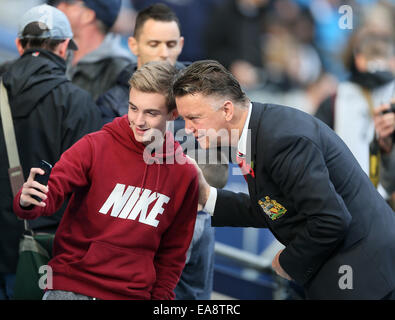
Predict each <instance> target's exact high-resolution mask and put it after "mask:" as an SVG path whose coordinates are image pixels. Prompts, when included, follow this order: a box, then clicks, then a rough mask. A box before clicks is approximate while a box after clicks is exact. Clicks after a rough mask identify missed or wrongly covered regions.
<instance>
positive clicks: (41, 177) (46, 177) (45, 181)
mask: <svg viewBox="0 0 395 320" xmlns="http://www.w3.org/2000/svg"><path fill="white" fill-rule="evenodd" d="M39 167H40V168H41V169H43V170H44V171H45V173H44V174H43V175H41V174H36V176H35V177H34V181H37V182H38V183H41V184H43V185H45V186H46V185H48V180H49V175H50V174H51V170H52V165H50V164H49V163H48V162H46V161H44V160H40V165H39ZM32 198H33V199H35V200H37V201H38V202H41V201H42V199H41V198H40V197H38V196H34V195H33V196H32Z"/></svg>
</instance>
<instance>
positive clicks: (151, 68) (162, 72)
mask: <svg viewBox="0 0 395 320" xmlns="http://www.w3.org/2000/svg"><path fill="white" fill-rule="evenodd" d="M176 73H177V69H176V68H175V67H174V66H173V65H171V64H170V63H168V62H165V61H151V62H148V63H146V64H144V65H143V66H142V67H140V68H138V69H137V70H136V71H135V72H134V73H133V75H132V77H131V78H130V80H129V85H130V88H134V89H136V90H138V91H141V92H146V93H159V94H162V95H164V96H165V97H166V106H167V110H168V111H169V112H170V111H172V110H174V109H175V108H176V103H175V101H174V99H173V95H172V92H171V91H172V90H171V89H172V87H171V83H172V80H173V78H174V76H175V74H176Z"/></svg>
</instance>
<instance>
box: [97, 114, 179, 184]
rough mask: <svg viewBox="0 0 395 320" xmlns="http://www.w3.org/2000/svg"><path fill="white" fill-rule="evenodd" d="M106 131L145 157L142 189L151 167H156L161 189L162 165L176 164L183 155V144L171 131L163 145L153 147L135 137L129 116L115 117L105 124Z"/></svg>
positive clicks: (165, 137)
mask: <svg viewBox="0 0 395 320" xmlns="http://www.w3.org/2000/svg"><path fill="white" fill-rule="evenodd" d="M102 130H104V131H106V132H108V133H109V134H110V135H111V136H112V137H113V138H114V139H115V140H116V141H118V142H119V143H120V144H121V145H123V146H124V147H125V148H126V149H128V150H130V151H132V152H135V153H137V154H139V155H140V156H142V157H143V158H144V162H145V168H144V174H143V180H142V181H141V189H142V186H143V185H144V184H145V180H146V177H147V172H148V170H149V169H150V168H151V167H156V168H157V169H156V170H157V175H156V183H155V191H157V190H158V189H159V185H158V184H159V181H160V170H161V165H163V164H164V165H171V164H174V163H175V162H176V161H177V159H180V158H179V157H180V156H182V153H183V151H182V147H181V145H180V144H179V143H178V142H177V141H175V140H174V136H173V134H172V133H171V132H170V131H166V132H165V135H164V140H163V144H162V146H161V147H159V148H156V149H152V148H150V146H149V145H148V146H146V145H145V144H143V143H141V142H139V141H137V140H136V138H135V137H134V133H133V131H132V129H131V128H130V126H129V120H128V116H127V115H124V116H122V117H118V118H115V119H114V120H113V121H112V122H110V123H107V124H106V125H104V126H103V129H102Z"/></svg>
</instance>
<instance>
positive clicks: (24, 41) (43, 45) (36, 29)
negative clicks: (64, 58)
mask: <svg viewBox="0 0 395 320" xmlns="http://www.w3.org/2000/svg"><path fill="white" fill-rule="evenodd" d="M46 31H49V28H48V26H47V25H46V24H44V23H42V22H31V23H29V24H28V25H26V27H25V28H24V29H23V31H22V37H21V38H20V40H21V45H22V48H23V49H29V48H37V49H46V50H49V51H54V50H55V49H56V48H57V46H58V45H59V44H61V43H62V42H64V41H65V40H64V39H62V40H60V39H51V38H40V36H41V35H42V34H43V33H44V32H46Z"/></svg>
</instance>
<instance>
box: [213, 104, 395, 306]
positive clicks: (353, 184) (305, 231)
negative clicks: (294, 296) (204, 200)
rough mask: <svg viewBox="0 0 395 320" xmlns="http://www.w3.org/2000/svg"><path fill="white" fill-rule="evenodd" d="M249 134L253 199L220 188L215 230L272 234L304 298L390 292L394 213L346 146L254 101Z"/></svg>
mask: <svg viewBox="0 0 395 320" xmlns="http://www.w3.org/2000/svg"><path fill="white" fill-rule="evenodd" d="M249 128H250V129H251V160H252V161H253V163H254V164H255V166H254V172H255V178H253V177H252V176H251V175H248V176H247V180H248V189H249V194H250V196H247V195H245V194H242V193H239V194H235V193H233V192H230V191H225V190H218V198H217V202H216V207H215V212H214V215H213V217H212V225H213V226H235V227H257V228H269V229H270V230H271V231H272V233H273V235H274V236H275V237H276V238H277V240H279V241H280V242H281V243H283V244H284V245H285V246H286V248H285V249H284V251H283V252H282V253H281V254H280V256H279V261H280V265H281V266H282V267H283V269H284V270H285V271H286V272H287V273H288V274H289V275H290V277H291V278H292V279H294V280H295V281H296V282H297V283H298V284H299V285H301V286H303V287H304V288H305V290H306V295H307V297H308V298H312V299H379V298H382V297H384V296H385V295H386V294H388V293H389V292H390V291H392V290H394V288H395V268H394V266H395V232H394V230H395V213H394V212H393V211H392V210H391V208H390V207H389V206H388V205H387V203H386V202H385V201H384V199H383V198H382V197H381V196H380V194H379V193H378V192H377V191H376V189H375V188H374V186H373V184H372V183H371V182H370V180H369V178H368V176H367V175H366V174H365V173H364V172H363V170H362V168H361V167H360V166H359V164H358V163H357V161H356V160H355V158H354V157H353V155H352V153H351V151H350V150H349V149H348V148H347V146H346V145H345V144H344V143H343V141H342V140H341V139H340V138H339V137H338V136H337V135H336V134H335V133H334V132H333V131H332V130H331V129H329V128H328V127H327V126H326V125H324V124H323V123H322V122H321V121H319V120H318V119H315V118H314V117H312V116H310V115H308V114H306V113H304V112H301V111H299V110H296V109H293V108H288V107H283V106H274V105H268V104H264V105H262V104H259V103H253V105H252V114H251V120H250V124H249ZM266 197H268V198H266ZM274 201H276V202H274ZM276 206H277V208H276ZM271 210H272V211H271ZM276 210H277V213H278V214H279V217H278V218H275V216H272V217H269V215H270V214H271V213H273V212H276ZM284 210H286V211H284ZM342 266H346V267H345V268H348V267H347V266H350V267H351V268H352V283H350V282H349V283H348V284H349V285H352V289H342V286H341V285H340V283H341V282H342V280H341V277H342V276H343V274H342V272H343V271H342V270H343V268H344V267H342Z"/></svg>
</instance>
